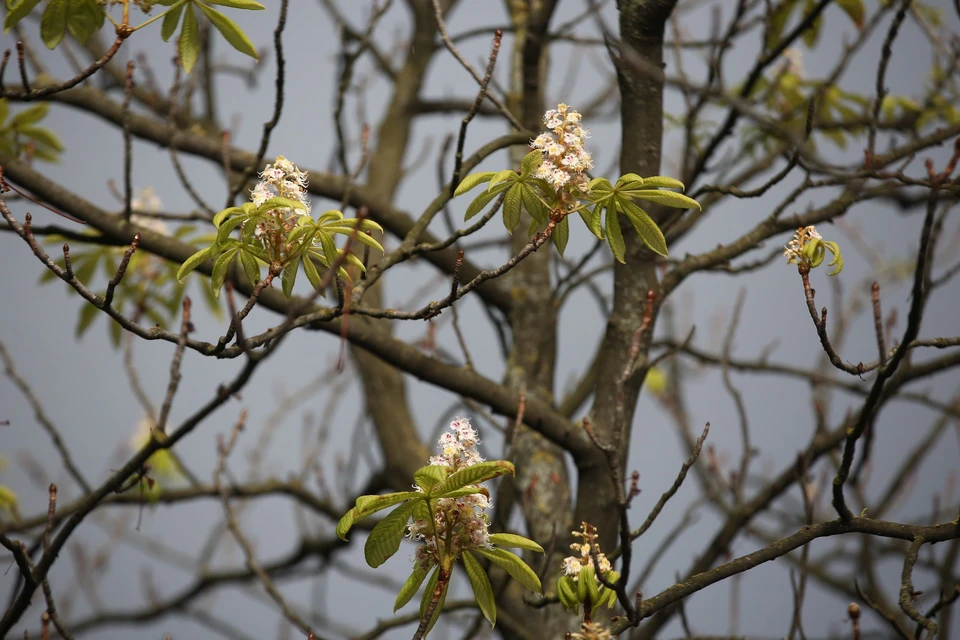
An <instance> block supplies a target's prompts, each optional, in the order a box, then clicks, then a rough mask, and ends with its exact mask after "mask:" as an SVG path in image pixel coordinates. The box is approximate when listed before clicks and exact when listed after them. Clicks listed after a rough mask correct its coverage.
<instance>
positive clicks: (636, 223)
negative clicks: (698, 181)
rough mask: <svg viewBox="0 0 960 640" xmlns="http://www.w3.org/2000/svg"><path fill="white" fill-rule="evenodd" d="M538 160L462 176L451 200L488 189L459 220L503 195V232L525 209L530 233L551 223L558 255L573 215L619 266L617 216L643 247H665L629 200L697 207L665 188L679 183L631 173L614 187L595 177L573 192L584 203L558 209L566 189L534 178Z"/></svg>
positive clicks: (535, 154) (663, 250)
mask: <svg viewBox="0 0 960 640" xmlns="http://www.w3.org/2000/svg"><path fill="white" fill-rule="evenodd" d="M542 161H543V154H542V152H541V151H539V150H535V151H531V152H530V153H528V154H527V155H526V156H525V157H524V159H523V161H522V162H521V165H520V171H519V172H517V171H514V170H512V169H506V170H503V171H484V172H480V173H474V174H471V175H468V176H467V177H465V178H464V179H463V180H462V181H461V183H460V185H459V186H458V187H457V190H456V191H455V192H454V196H460V195H463V194H465V193H467V192H468V191H471V190H473V189H475V188H476V187H478V186H479V185H481V184H484V183H487V188H486V190H484V191H483V192H482V193H480V195H478V196H477V197H476V198H474V199H473V201H472V202H471V203H470V205H469V206H468V207H467V211H466V213H465V214H464V220H469V219H470V218H472V217H474V216H475V215H477V214H478V213H480V212H481V211H482V210H483V209H484V207H486V206H487V205H488V204H489V203H490V202H492V201H493V200H494V199H495V198H497V197H498V196H500V195H501V194H503V224H504V226H505V227H506V228H507V231H509V232H511V233H512V232H513V230H514V229H515V228H516V226H517V225H518V224H520V216H521V212H522V211H526V212H527V214H528V215H529V216H530V217H531V219H532V221H531V224H530V228H529V231H528V233H529V234H530V235H533V233H535V232H536V231H537V230H539V229H542V228H543V227H544V226H546V224H547V223H548V221H549V220H550V219H554V220H555V221H556V227H555V229H554V231H553V234H552V236H551V237H552V240H553V244H554V246H556V248H557V251H558V252H559V253H560V255H561V256H562V255H563V251H564V249H565V248H566V246H567V242H568V240H569V238H570V229H569V223H568V222H567V218H568V216H569V214H571V213H573V212H574V211H576V212H577V213H578V214H580V218H581V219H582V220H583V223H584V225H586V227H587V229H589V230H590V233H592V234H593V235H595V236H596V237H597V238H600V239H604V238H606V240H607V243H608V244H609V245H610V250H611V251H612V252H613V255H614V257H615V258H616V259H617V260H618V261H619V262H624V253H625V250H626V245H625V243H624V239H623V232H622V230H621V227H620V220H619V217H618V215H619V214H623V215H625V216H626V217H627V219H628V220H629V221H630V224H631V225H633V228H634V229H635V230H636V231H637V234H638V235H639V236H640V239H641V240H642V241H643V243H644V244H645V245H646V246H647V247H649V248H650V249H651V250H653V251H654V252H656V253H658V254H660V255H662V256H666V255H667V243H666V241H665V240H664V237H663V233H662V232H661V231H660V228H659V227H658V226H657V224H656V223H655V222H654V221H653V219H652V218H650V216H649V215H647V213H646V212H645V211H644V210H643V209H641V208H640V207H639V206H637V204H636V203H635V202H634V200H646V201H649V202H654V203H656V204H659V205H664V206H667V207H674V208H679V209H693V208H696V209H699V208H700V205H699V204H698V203H697V201H696V200H694V199H692V198H689V197H687V196H685V195H683V194H682V193H677V192H674V191H666V190H664V188H667V189H670V188H679V189H683V183H682V182H680V181H679V180H675V179H673V178H668V177H664V176H652V177H649V178H642V177H640V176H638V175H637V174H635V173H628V174H625V175H623V176H621V177H620V178H618V179H617V182H616V184H611V183H610V181H609V180H607V179H606V178H594V179H593V180H591V181H590V183H589V186H588V189H587V192H586V193H581V192H579V190H577V192H576V194H575V195H576V196H577V197H578V198H585V199H586V200H587V204H582V205H578V206H577V207H576V208H574V209H573V210H570V211H567V210H565V209H564V207H563V201H564V197H565V196H569V195H570V194H567V193H566V192H565V191H564V189H565V188H560V189H558V188H555V187H554V186H553V185H551V184H550V183H549V182H548V181H546V180H544V179H542V178H538V177H536V175H535V172H536V169H537V167H538V166H539V165H540V163H541V162H542ZM604 212H606V215H605V216H604Z"/></svg>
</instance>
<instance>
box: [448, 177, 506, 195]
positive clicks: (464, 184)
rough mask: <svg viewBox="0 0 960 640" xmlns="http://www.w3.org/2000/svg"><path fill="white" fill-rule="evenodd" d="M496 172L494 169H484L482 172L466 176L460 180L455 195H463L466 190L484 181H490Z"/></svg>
mask: <svg viewBox="0 0 960 640" xmlns="http://www.w3.org/2000/svg"><path fill="white" fill-rule="evenodd" d="M495 175H496V174H495V173H494V172H493V171H482V172H480V173H471V174H470V175H468V176H467V177H466V178H464V179H463V180H462V181H461V182H460V186H458V187H457V190H456V191H454V193H453V197H454V198H456V197H457V196H462V195H463V194H465V193H466V192H468V191H470V190H471V189H474V188H476V187H477V185H480V184H482V183H484V182H489V181H490V178H492V177H493V176H495Z"/></svg>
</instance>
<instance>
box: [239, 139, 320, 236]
mask: <svg viewBox="0 0 960 640" xmlns="http://www.w3.org/2000/svg"><path fill="white" fill-rule="evenodd" d="M307 184H308V180H307V172H306V171H300V169H298V168H297V165H295V164H293V163H292V162H291V161H290V160H288V159H287V158H284V157H283V156H277V159H276V160H274V162H273V164H268V165H267V166H266V167H264V169H263V171H262V172H260V182H258V183H257V186H255V187H254V188H253V190H252V191H251V192H250V201H251V202H253V204H255V205H256V206H257V207H259V206H261V205H262V204H263V203H265V202H266V201H267V200H269V199H270V198H275V197H281V198H286V199H288V200H293V201H295V202H299V203H301V204H302V205H303V206H304V208H303V209H299V208H292V207H277V208H276V209H273V210H271V211H270V216H268V217H267V219H266V220H263V221H262V222H260V223H259V224H258V225H257V228H256V230H255V231H254V232H253V235H254V237H256V238H263V237H264V236H265V235H269V232H270V231H271V230H276V229H279V228H280V227H283V228H284V229H285V230H286V231H289V230H291V229H293V227H294V226H295V225H296V224H297V221H298V220H299V219H300V217H301V216H309V215H310V201H309V199H308V198H307Z"/></svg>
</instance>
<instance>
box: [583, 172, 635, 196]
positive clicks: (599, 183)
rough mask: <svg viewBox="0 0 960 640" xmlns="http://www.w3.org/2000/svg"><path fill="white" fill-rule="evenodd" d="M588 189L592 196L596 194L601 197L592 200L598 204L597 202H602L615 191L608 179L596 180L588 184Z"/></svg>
mask: <svg viewBox="0 0 960 640" xmlns="http://www.w3.org/2000/svg"><path fill="white" fill-rule="evenodd" d="M628 175H629V174H628ZM587 189H588V190H589V191H590V194H591V195H594V194H595V195H596V196H599V197H596V198H590V199H591V200H592V201H594V202H596V201H597V200H602V199H603V197H604V196H606V195H607V194H609V193H610V192H611V191H613V185H612V184H610V181H609V180H607V179H606V178H594V179H593V180H591V181H590V182H589V183H587Z"/></svg>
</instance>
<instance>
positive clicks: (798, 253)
mask: <svg viewBox="0 0 960 640" xmlns="http://www.w3.org/2000/svg"><path fill="white" fill-rule="evenodd" d="M813 239H816V240H822V239H823V237H822V236H821V235H820V234H819V233H818V232H817V229H816V228H815V227H812V226H810V227H800V228H799V229H797V231H796V233H794V234H793V238H791V239H790V242H789V243H787V244H785V245H784V246H783V249H784V251H783V257H784V258H786V259H787V263H788V264H800V263H801V262H803V246H804V245H805V244H807V242H809V241H810V240H813Z"/></svg>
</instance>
